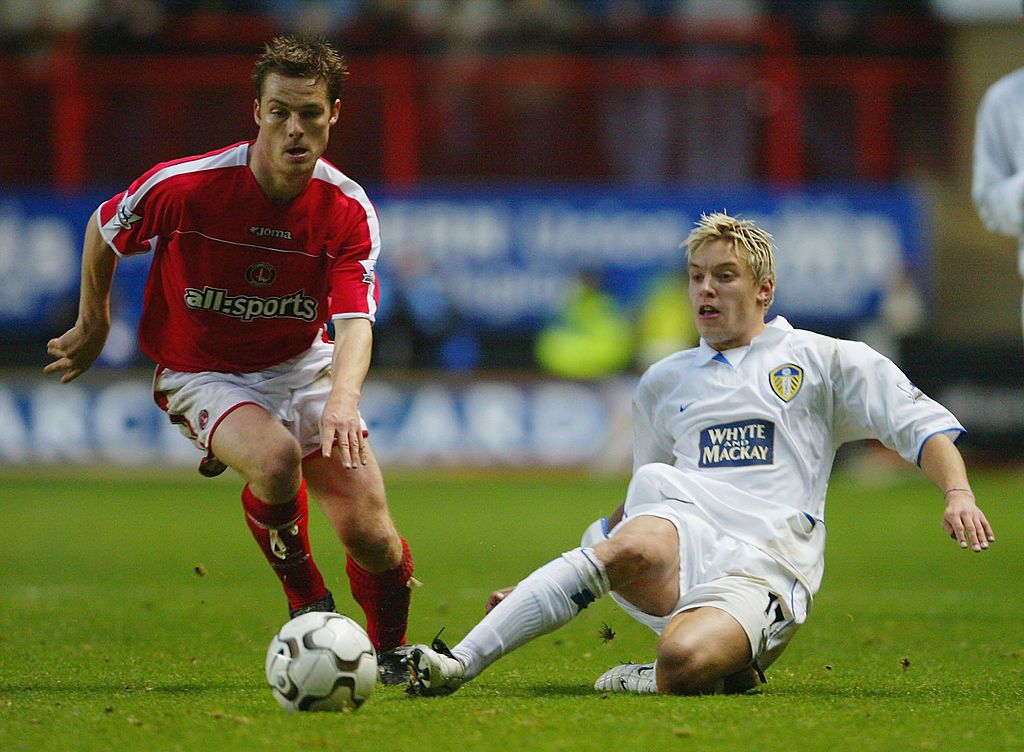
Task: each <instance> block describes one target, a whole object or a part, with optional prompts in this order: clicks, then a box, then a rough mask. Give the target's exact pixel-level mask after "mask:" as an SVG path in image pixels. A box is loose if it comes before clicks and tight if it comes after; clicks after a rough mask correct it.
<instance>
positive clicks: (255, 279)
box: [245, 261, 277, 287]
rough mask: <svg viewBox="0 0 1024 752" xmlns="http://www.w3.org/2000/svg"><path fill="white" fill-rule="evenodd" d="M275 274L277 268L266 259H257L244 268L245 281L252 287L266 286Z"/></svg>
mask: <svg viewBox="0 0 1024 752" xmlns="http://www.w3.org/2000/svg"><path fill="white" fill-rule="evenodd" d="M276 276H277V270H276V269H274V267H273V266H271V265H270V264H268V263H267V262H266V261H257V262H256V263H255V264H251V265H250V266H249V268H248V269H246V270H245V281H246V282H248V283H249V284H250V285H253V286H254V287H266V286H267V285H269V284H270V283H271V282H273V281H274V277H276Z"/></svg>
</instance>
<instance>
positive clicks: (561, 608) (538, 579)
mask: <svg viewBox="0 0 1024 752" xmlns="http://www.w3.org/2000/svg"><path fill="white" fill-rule="evenodd" d="M609 590H610V586H609V584H608V575H607V573H606V572H605V571H604V565H603V564H601V562H600V561H598V558H597V557H596V556H595V555H594V550H593V549H591V548H576V549H573V550H572V551H568V552H566V553H564V554H562V555H561V556H560V557H558V558H557V559H555V560H554V561H551V562H548V563H547V564H545V565H544V566H542V567H541V568H540V569H538V570H536V571H534V572H533V574H531V575H530V576H529V577H527V578H526V579H525V580H523V581H522V582H520V583H519V584H518V585H516V589H515V590H513V591H512V592H511V593H510V594H509V595H508V597H507V598H505V600H503V601H502V602H501V603H499V604H498V605H497V606H495V607H494V608H493V609H491V612H490V613H489V614H487V616H485V617H484V618H483V620H482V621H481V622H480V623H479V624H477V625H476V626H475V627H473V629H471V630H470V632H469V634H467V635H466V636H465V637H464V638H463V640H462V641H461V642H460V643H459V644H458V645H456V646H455V647H454V648H452V655H454V656H455V657H456V658H458V659H459V660H460V661H461V662H462V664H463V665H464V666H465V667H466V673H465V675H464V677H465V680H466V681H469V680H470V679H472V678H473V677H474V676H477V675H478V674H479V673H480V672H481V671H483V670H484V669H485V668H487V667H488V666H490V665H491V664H492V663H494V662H495V661H496V660H498V659H499V658H501V656H503V655H505V654H506V653H510V652H512V651H513V650H515V649H516V648H518V647H519V646H521V645H524V644H526V643H527V642H529V641H530V640H532V639H533V638H534V637H540V636H541V635H543V634H547V633H548V632H553V631H554V630H556V629H558V628H559V627H561V626H562V625H564V624H567V623H568V622H569V621H570V620H572V618H573V617H574V616H576V614H578V613H579V612H580V611H582V610H583V609H585V608H586V607H587V606H589V605H590V604H591V602H593V601H595V600H596V599H598V598H600V597H601V596H602V595H604V594H605V593H607V592H608V591H609Z"/></svg>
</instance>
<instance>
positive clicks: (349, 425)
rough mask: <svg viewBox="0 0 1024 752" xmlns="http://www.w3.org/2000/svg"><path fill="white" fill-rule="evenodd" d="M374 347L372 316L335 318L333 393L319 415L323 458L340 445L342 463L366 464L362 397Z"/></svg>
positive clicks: (332, 368)
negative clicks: (360, 408)
mask: <svg viewBox="0 0 1024 752" xmlns="http://www.w3.org/2000/svg"><path fill="white" fill-rule="evenodd" d="M372 348H373V329H372V326H371V324H370V321H369V319H366V318H362V317H351V318H336V319H335V320H334V357H333V359H332V361H331V393H330V394H329V395H328V397H327V404H326V405H324V412H323V415H322V416H321V417H320V451H321V452H322V453H323V456H324V457H330V456H331V452H332V450H333V448H334V445H335V444H337V445H338V447H339V449H340V451H341V460H342V464H343V465H344V466H345V467H347V468H357V467H359V466H360V465H365V464H366V442H365V439H364V437H363V428H362V421H361V420H360V418H359V400H360V398H361V396H362V392H363V382H364V381H365V380H366V373H367V371H369V369H370V353H371V350H372Z"/></svg>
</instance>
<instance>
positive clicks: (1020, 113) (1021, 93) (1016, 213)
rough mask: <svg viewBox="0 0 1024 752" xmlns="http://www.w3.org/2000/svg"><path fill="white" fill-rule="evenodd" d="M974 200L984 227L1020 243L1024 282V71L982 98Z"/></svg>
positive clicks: (977, 127) (1002, 81)
mask: <svg viewBox="0 0 1024 752" xmlns="http://www.w3.org/2000/svg"><path fill="white" fill-rule="evenodd" d="M971 197H972V198H973V199H974V205H975V207H977V210H978V215H979V216H980V217H981V221H982V222H984V224H985V227H987V228H988V229H989V230H991V231H992V232H998V233H1001V234H1003V235H1009V236H1011V237H1014V238H1017V249H1018V250H1017V267H1018V271H1019V272H1020V274H1021V275H1022V276H1024V68H1020V69H1018V70H1015V71H1013V72H1012V73H1010V74H1008V75H1006V76H1003V77H1002V78H1001V79H999V80H998V81H996V82H995V83H994V84H992V86H990V87H989V89H988V91H986V92H985V96H984V97H982V100H981V104H980V105H979V107H978V115H977V119H976V123H975V132H974V176H973V184H972V187H971ZM1021 325H1022V327H1024V303H1022V305H1021Z"/></svg>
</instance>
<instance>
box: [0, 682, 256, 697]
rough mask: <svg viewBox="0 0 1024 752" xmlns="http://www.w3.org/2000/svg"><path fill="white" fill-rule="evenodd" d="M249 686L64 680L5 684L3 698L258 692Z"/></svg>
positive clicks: (223, 683) (231, 683) (243, 684)
mask: <svg viewBox="0 0 1024 752" xmlns="http://www.w3.org/2000/svg"><path fill="white" fill-rule="evenodd" d="M256 688H257V687H255V686H253V685H252V684H250V683H239V682H204V683H202V684H165V685H141V686H136V685H134V684H133V685H130V686H127V685H125V684H95V683H88V682H68V681H61V682H60V683H59V684H4V685H3V694H4V695H8V696H10V695H17V694H41V693H54V694H66V693H69V692H72V693H82V694H98V695H122V696H125V697H131V696H133V695H169V696H189V695H201V694H203V693H206V692H220V691H224V690H229V691H237V690H249V689H256Z"/></svg>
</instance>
